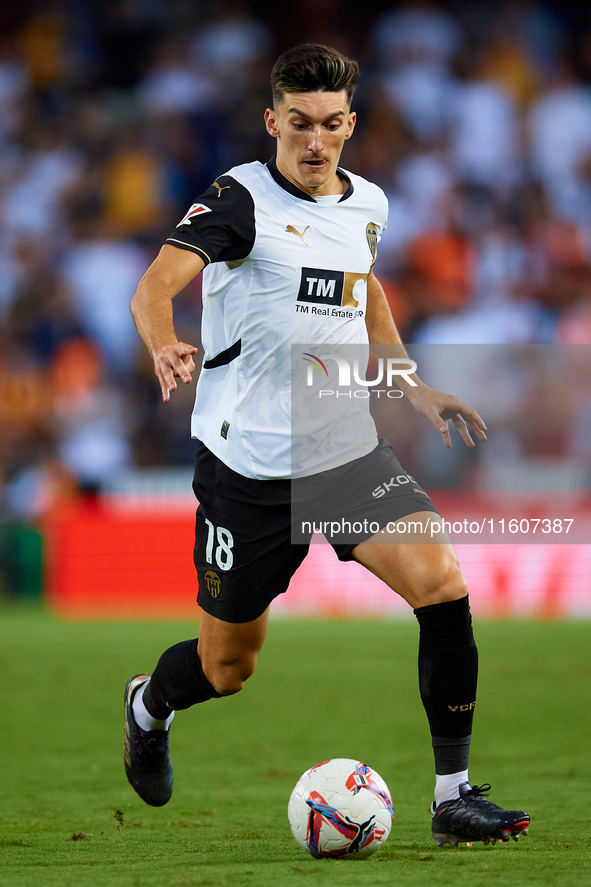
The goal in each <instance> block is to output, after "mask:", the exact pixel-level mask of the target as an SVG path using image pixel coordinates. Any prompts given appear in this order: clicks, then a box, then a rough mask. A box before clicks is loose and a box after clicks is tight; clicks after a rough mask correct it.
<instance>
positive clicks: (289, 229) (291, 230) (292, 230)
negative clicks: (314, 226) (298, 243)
mask: <svg viewBox="0 0 591 887" xmlns="http://www.w3.org/2000/svg"><path fill="white" fill-rule="evenodd" d="M309 227H310V226H309V225H306V227H305V228H304V230H303V231H298V230H297V229H296V228H294V227H293V225H288V226H287V228H286V229H285V230H286V231H287V233H288V234H297V236H298V237H301V238H302V240H303V242H304V244H305V245H306V246H308V241H307V240H305V238H304V234H305V233H306V231H307V230H308V228H309Z"/></svg>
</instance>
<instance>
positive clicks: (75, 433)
mask: <svg viewBox="0 0 591 887" xmlns="http://www.w3.org/2000/svg"><path fill="white" fill-rule="evenodd" d="M569 9H570V11H569ZM581 10H583V6H578V5H576V4H573V5H572V7H569V6H568V4H567V5H566V6H565V4H558V3H553V4H544V3H541V2H535V0H508V2H503V0H497V2H486V0H484V2H479V3H469V2H457V3H436V2H428V0H414V2H412V0H411V2H403V3H396V4H388V3H385V2H375V3H374V4H372V6H371V8H369V9H368V8H365V7H364V5H363V4H359V3H358V2H355V3H352V2H347V0H301V2H299V3H298V4H297V5H295V6H293V7H292V8H289V9H288V8H286V5H285V4H277V3H273V4H271V3H270V2H264V0H261V2H257V0H250V2H249V0H44V2H32V0H30V2H29V0H23V2H21V3H20V4H18V6H17V5H11V7H10V8H9V5H8V4H5V5H4V8H3V9H2V10H1V11H0V231H1V237H0V328H1V336H0V514H4V515H7V514H11V515H14V516H21V517H23V518H28V517H35V516H36V515H39V514H41V513H42V512H43V510H44V509H45V508H46V507H47V504H48V503H50V502H51V501H53V499H54V498H55V497H56V496H59V495H67V494H69V493H71V492H72V491H74V490H80V489H83V490H96V489H100V488H102V487H104V486H105V484H107V483H108V481H109V478H111V477H112V476H113V475H114V474H115V473H117V472H119V471H121V470H124V469H126V468H130V467H134V466H135V467H151V466H162V465H179V464H189V463H190V462H191V461H192V444H191V440H190V437H189V415H190V410H191V403H192V396H193V392H192V389H191V390H190V391H189V390H188V389H187V390H184V389H183V390H179V391H177V392H176V393H175V396H174V398H172V400H171V402H170V403H169V404H168V405H166V406H164V405H162V404H161V402H160V395H159V389H158V386H157V384H156V380H155V378H154V376H153V368H152V363H151V360H150V359H149V357H148V355H147V354H146V353H145V351H144V349H143V346H141V343H140V342H139V339H138V337H137V334H136V332H135V329H134V326H133V322H132V319H131V316H130V313H129V301H130V298H131V296H132V295H133V292H134V290H135V286H136V284H137V282H138V280H139V278H140V277H141V275H142V274H143V272H144V271H145V269H146V268H147V266H148V265H149V263H150V262H151V261H152V259H153V258H154V257H155V255H156V253H157V251H158V249H159V247H160V245H161V243H162V242H163V240H164V239H165V238H166V236H167V235H168V234H169V233H170V231H171V230H172V229H173V228H174V226H175V224H176V222H177V221H178V219H180V218H181V217H182V216H183V215H184V213H185V211H186V208H187V207H188V205H190V203H192V202H193V201H194V199H195V197H196V196H197V195H198V194H199V193H201V192H202V191H203V190H204V189H205V188H206V187H208V186H209V184H210V183H211V181H213V180H214V178H215V177H216V176H217V175H219V174H221V173H222V172H224V171H226V170H227V169H228V168H229V167H231V166H232V165H233V164H235V163H241V162H247V161H251V160H261V161H266V160H267V159H268V158H269V157H270V156H271V155H272V153H273V143H272V140H271V139H270V138H269V137H268V136H267V135H266V133H265V131H264V127H263V121H262V115H263V111H264V109H265V107H266V106H267V105H268V104H269V102H270V97H269V87H268V78H269V72H270V68H271V66H272V63H273V61H274V59H275V57H276V56H277V55H278V54H279V53H280V52H281V51H283V50H284V49H285V48H287V47H288V46H290V45H294V44H296V43H299V42H303V41H313V42H324V43H328V44H331V45H333V46H336V47H337V48H339V49H341V50H342V51H344V52H346V53H348V54H350V55H353V56H354V57H356V58H357V59H358V60H359V62H360V64H361V67H362V80H361V84H360V87H359V90H358V93H357V96H356V98H355V101H354V110H356V111H357V114H358V128H357V131H356V133H355V136H354V138H353V139H352V140H351V142H349V143H348V144H347V145H346V149H345V152H344V156H343V163H342V165H343V166H344V167H345V168H350V169H351V170H353V171H354V172H357V173H359V174H361V175H364V176H366V177H367V178H369V179H371V180H372V181H375V182H377V183H378V184H379V185H380V186H381V187H382V188H383V189H384V190H385V191H386V193H387V195H388V197H389V201H390V220H389V227H388V230H387V231H386V233H385V234H384V236H383V238H382V241H381V243H380V247H379V255H378V263H377V265H376V273H377V275H378V277H379V278H380V279H381V281H382V282H383V284H384V287H385V289H386V291H387V295H388V299H389V301H390V305H391V308H392V311H393V314H394V317H395V319H396V321H397V323H398V325H399V328H400V330H401V333H402V335H403V338H404V339H405V341H408V342H414V343H419V344H428V343H448V344H450V343H451V344H456V343H459V344H461V343H475V344H486V343H514V344H526V343H548V344H551V343H566V344H589V343H591V87H590V84H591V15H589V14H586V13H585V12H584V11H581ZM586 15H587V17H585V16H586ZM199 325H200V282H199V280H196V281H195V282H194V283H193V284H192V285H191V286H190V287H188V288H187V290H186V291H185V292H184V293H182V294H181V295H179V296H178V297H177V300H176V326H177V332H178V335H179V337H180V338H182V339H184V340H185V341H190V342H193V343H195V344H199ZM527 395H528V397H531V391H529V390H528V393H527ZM566 396H567V395H566V394H565V397H566ZM577 396H579V397H581V396H582V395H581V394H580V392H579V394H578V395H577ZM565 446H566V447H567V449H568V446H567V445H566V444H565Z"/></svg>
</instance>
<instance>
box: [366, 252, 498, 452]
mask: <svg viewBox="0 0 591 887" xmlns="http://www.w3.org/2000/svg"><path fill="white" fill-rule="evenodd" d="M365 324H366V326H367V333H368V336H369V341H370V344H372V345H388V346H390V348H389V349H388V353H389V354H390V351H391V355H390V356H392V357H397V358H401V357H402V358H404V357H408V354H407V353H406V348H405V347H404V345H403V344H402V339H401V338H400V335H399V333H398V330H397V329H396V324H395V323H394V318H393V317H392V312H391V311H390V306H389V305H388V300H387V299H386V294H385V292H384V289H383V287H382V285H381V284H380V282H379V280H378V279H377V277H376V276H375V274H374V273H373V269H372V270H371V271H370V273H369V277H368V279H367V310H366V314H365ZM408 378H410V379H412V380H413V381H414V382H415V383H416V387H415V386H413V385H410V384H409V382H408V381H407V380H406V378H405V377H404V376H401V377H400V379H399V381H398V382H397V384H398V386H399V387H400V389H401V391H403V392H404V394H405V395H406V397H408V399H409V400H410V402H411V403H412V405H413V407H414V409H415V410H416V411H417V413H421V414H422V415H423V416H425V417H426V418H427V419H429V420H430V421H431V422H432V423H433V425H434V426H435V427H436V428H437V430H438V431H439V432H440V433H441V437H442V439H443V443H444V444H445V446H446V447H448V448H449V447H451V437H450V434H449V428H448V425H447V421H448V419H451V421H452V422H453V423H454V425H455V426H456V428H457V429H458V431H459V432H460V435H461V437H462V440H463V441H464V443H465V444H467V446H469V447H473V446H475V444H474V441H473V440H472V437H471V436H470V431H469V430H468V427H470V428H471V429H472V431H473V432H474V434H475V435H476V437H477V438H478V440H486V425H485V424H484V422H483V420H482V418H481V417H480V416H479V415H478V413H477V412H476V410H475V409H473V408H472V407H470V406H468V404H466V403H464V402H463V401H461V400H459V399H458V398H457V397H454V395H453V394H445V393H444V392H443V391H437V390H436V389H435V388H431V387H429V385H425V383H424V382H421V380H420V379H419V377H418V376H417V374H416V373H412V374H409V376H408Z"/></svg>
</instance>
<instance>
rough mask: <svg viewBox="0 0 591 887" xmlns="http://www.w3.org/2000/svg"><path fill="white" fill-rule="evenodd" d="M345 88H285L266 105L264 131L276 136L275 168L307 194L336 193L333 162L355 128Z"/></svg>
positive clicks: (340, 187) (338, 181) (340, 186)
mask: <svg viewBox="0 0 591 887" xmlns="http://www.w3.org/2000/svg"><path fill="white" fill-rule="evenodd" d="M355 119H356V117H355V114H354V113H351V112H350V110H349V102H348V100H347V92H346V90H344V89H343V90H342V91H341V92H286V93H285V94H284V98H283V101H282V102H281V104H280V105H278V106H277V107H276V108H273V109H271V108H267V110H266V111H265V124H266V126H267V132H268V133H269V134H270V135H272V136H273V137H274V138H276V139H277V168H278V169H279V172H280V173H282V174H283V175H284V176H285V177H286V179H288V180H289V181H290V182H291V183H292V184H294V185H297V187H298V188H301V190H302V191H305V192H306V193H307V194H311V195H314V194H318V195H322V194H339V193H341V192H342V191H343V184H342V180H341V179H340V178H339V177H338V176H337V165H338V162H339V157H340V156H341V151H342V150H343V145H344V144H345V141H346V140H347V139H349V138H351V135H352V133H353V129H354V128H355Z"/></svg>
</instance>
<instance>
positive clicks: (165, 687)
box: [143, 638, 221, 720]
mask: <svg viewBox="0 0 591 887" xmlns="http://www.w3.org/2000/svg"><path fill="white" fill-rule="evenodd" d="M197 643H198V638H195V639H194V640H192V641H181V642H180V644H175V645H174V647H169V649H168V650H165V651H164V653H163V654H162V656H161V657H160V659H159V660H158V665H157V666H156V668H155V669H154V672H153V674H152V677H151V678H150V683H149V684H148V685H147V686H146V689H145V690H144V695H143V701H144V705H145V706H146V708H147V710H148V712H149V713H150V714H151V715H152V717H153V718H159V719H160V720H164V719H165V718H167V717H168V716H169V714H170V712H171V710H172V709H174V710H175V711H177V710H180V709H183V708H190V707H191V706H192V705H195V704H196V703H197V702H205V701H206V700H207V699H213V698H215V699H219V698H220V695H221V694H220V693H216V691H215V690H214V689H213V687H212V686H211V684H210V683H209V681H208V680H207V678H206V677H205V674H204V673H203V669H202V667H201V660H200V659H199V654H198V652H197Z"/></svg>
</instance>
